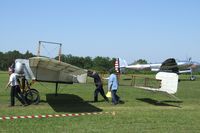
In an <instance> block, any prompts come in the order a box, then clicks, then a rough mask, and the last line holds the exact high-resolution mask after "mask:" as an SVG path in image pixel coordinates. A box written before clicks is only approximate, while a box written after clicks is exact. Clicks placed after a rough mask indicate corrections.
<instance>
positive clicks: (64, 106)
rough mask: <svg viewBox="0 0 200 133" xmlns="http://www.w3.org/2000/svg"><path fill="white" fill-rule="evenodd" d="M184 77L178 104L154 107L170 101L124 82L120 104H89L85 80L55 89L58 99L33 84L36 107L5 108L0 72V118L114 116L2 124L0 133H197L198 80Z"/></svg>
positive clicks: (52, 90)
mask: <svg viewBox="0 0 200 133" xmlns="http://www.w3.org/2000/svg"><path fill="white" fill-rule="evenodd" d="M150 77H153V76H152V75H150ZM122 78H125V77H122ZM187 78H188V76H187V75H184V76H181V79H184V80H182V81H181V82H179V89H178V92H177V94H176V96H177V97H179V98H180V99H181V100H182V101H183V102H182V103H176V102H166V103H158V101H160V100H171V101H173V99H172V98H170V97H168V96H166V95H164V94H160V93H153V92H148V91H144V90H141V89H137V88H134V87H132V86H129V85H130V82H131V81H128V80H121V81H120V84H123V86H120V87H119V91H118V95H119V96H120V97H121V100H123V103H122V104H119V105H116V106H114V105H111V104H110V103H106V102H104V100H103V98H102V97H101V96H100V95H99V101H100V102H97V103H93V102H91V101H92V100H93V92H94V88H95V87H94V85H93V84H92V82H91V79H90V80H89V83H88V84H74V85H65V84H62V85H59V87H60V88H59V95H58V96H55V95H54V93H55V84H50V83H42V84H41V83H35V84H34V85H33V88H37V89H38V91H39V92H40V97H41V102H40V104H39V105H30V106H27V107H22V106H20V103H19V102H18V101H17V103H16V106H15V107H12V108H10V107H8V105H9V93H10V91H9V90H5V89H4V87H5V85H6V82H7V80H8V75H7V73H4V72H1V73H0V116H19V115H39V114H62V113H82V112H115V115H113V114H112V113H110V114H102V115H87V116H80V117H62V118H42V119H17V120H6V121H0V132H9V133H10V132H17V133H20V132H30V133H31V132H37V133H39V132H42V133H43V132H47V133H51V132H52V133H54V132H70V133H71V132H79V133H83V132H84V133H85V132H89V133H91V132H99V133H102V132H106V133H112V132H114V133H121V132H123V133H133V132H134V133H135V132H139V133H141V132H159V133H160V132H170V133H173V132H174V133H177V132H180V133H183V132H185V133H188V132H192V133H194V132H200V125H199V123H200V106H199V105H200V80H199V79H200V77H198V79H197V80H196V81H188V80H185V79H187ZM105 83H106V82H105ZM106 89H107V86H106V85H104V90H105V91H106ZM178 106H180V107H178Z"/></svg>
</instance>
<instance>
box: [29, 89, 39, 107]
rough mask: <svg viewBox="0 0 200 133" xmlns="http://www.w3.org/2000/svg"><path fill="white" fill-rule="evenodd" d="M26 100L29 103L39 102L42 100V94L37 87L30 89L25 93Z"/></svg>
mask: <svg viewBox="0 0 200 133" xmlns="http://www.w3.org/2000/svg"><path fill="white" fill-rule="evenodd" d="M25 100H26V102H27V103H28V104H35V105H36V104H38V103H39V102H40V95H39V92H38V91H37V90H36V89H30V90H28V91H27V92H26V94H25Z"/></svg>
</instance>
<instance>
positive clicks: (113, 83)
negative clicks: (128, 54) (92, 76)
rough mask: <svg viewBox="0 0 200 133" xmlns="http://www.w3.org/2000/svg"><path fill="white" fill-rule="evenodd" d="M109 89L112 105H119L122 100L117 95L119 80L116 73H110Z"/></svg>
mask: <svg viewBox="0 0 200 133" xmlns="http://www.w3.org/2000/svg"><path fill="white" fill-rule="evenodd" d="M108 89H109V91H111V95H112V103H113V104H114V105H116V104H118V103H119V99H120V97H119V96H118V95H117V90H118V80H117V75H116V74H115V72H114V71H110V76H109V79H108Z"/></svg>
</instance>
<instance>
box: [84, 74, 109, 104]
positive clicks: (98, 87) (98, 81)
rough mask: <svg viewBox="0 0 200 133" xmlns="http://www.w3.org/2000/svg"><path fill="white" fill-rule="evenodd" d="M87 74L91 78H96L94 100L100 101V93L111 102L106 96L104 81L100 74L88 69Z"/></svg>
mask: <svg viewBox="0 0 200 133" xmlns="http://www.w3.org/2000/svg"><path fill="white" fill-rule="evenodd" d="M87 75H88V76H89V77H91V78H94V83H95V86H96V89H95V91H94V102H98V93H99V92H100V94H101V95H102V97H103V98H104V99H105V101H107V102H109V100H108V98H107V97H106V95H105V93H104V90H103V83H102V81H101V78H100V76H99V74H98V73H97V72H95V71H93V72H92V71H88V72H87Z"/></svg>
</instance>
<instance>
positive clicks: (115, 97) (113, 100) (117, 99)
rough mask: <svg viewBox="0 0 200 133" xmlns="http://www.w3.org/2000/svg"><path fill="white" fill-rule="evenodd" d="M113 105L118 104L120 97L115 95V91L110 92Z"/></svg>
mask: <svg viewBox="0 0 200 133" xmlns="http://www.w3.org/2000/svg"><path fill="white" fill-rule="evenodd" d="M111 94H112V102H113V104H117V103H119V99H120V97H119V96H118V95H117V90H111Z"/></svg>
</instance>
